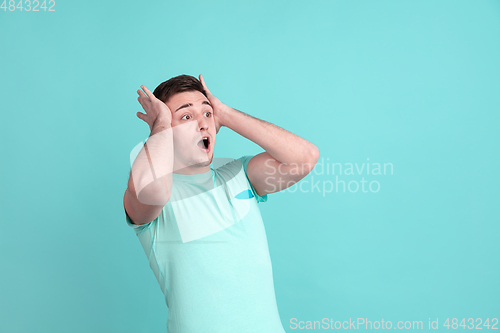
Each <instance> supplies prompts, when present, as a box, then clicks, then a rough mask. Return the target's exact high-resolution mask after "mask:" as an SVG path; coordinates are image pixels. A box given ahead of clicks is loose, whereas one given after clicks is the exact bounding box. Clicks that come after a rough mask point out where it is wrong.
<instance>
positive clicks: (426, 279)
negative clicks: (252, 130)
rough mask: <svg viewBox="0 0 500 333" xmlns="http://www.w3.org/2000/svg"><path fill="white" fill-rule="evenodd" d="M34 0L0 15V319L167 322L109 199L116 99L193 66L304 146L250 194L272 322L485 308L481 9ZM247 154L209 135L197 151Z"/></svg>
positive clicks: (491, 103) (124, 159)
mask: <svg viewBox="0 0 500 333" xmlns="http://www.w3.org/2000/svg"><path fill="white" fill-rule="evenodd" d="M15 4H16V6H17V5H18V1H15ZM24 5H25V7H26V3H25V4H24ZM47 6H48V3H47ZM10 9H12V8H10ZM25 9H26V8H25ZM53 9H55V11H53V12H48V11H44V10H43V9H41V8H40V9H39V12H33V11H29V12H27V11H26V10H23V11H21V10H20V9H19V8H16V9H15V10H12V11H10V10H9V2H8V1H7V4H6V9H5V10H4V9H3V8H2V9H0V28H1V32H2V33H1V34H0V45H1V46H0V47H1V52H0V65H1V71H0V72H1V75H0V91H1V99H0V110H1V115H2V117H1V120H0V135H1V143H0V144H1V146H0V149H1V151H0V154H1V157H0V168H1V172H0V186H1V187H0V219H1V231H0V258H1V274H0V332H9V333H10V332H54V333H55V332H73V333H77V332H85V333H87V332H121V333H125V332H130V333H140V332H165V331H166V327H165V324H166V320H167V307H166V305H165V302H164V299H163V295H162V293H161V290H160V288H159V286H158V283H157V281H156V279H155V277H154V275H153V273H152V271H151V269H150V268H149V264H148V262H147V259H146V256H145V254H144V251H143V249H142V247H141V245H140V243H139V241H138V239H137V237H136V236H135V234H134V232H133V230H132V229H131V228H129V227H128V226H127V225H126V222H125V216H124V211H123V205H122V198H123V193H124V191H125V188H126V185H127V179H128V174H129V170H130V164H129V154H130V151H131V150H132V148H133V147H134V146H135V145H136V144H138V143H139V142H140V141H141V140H142V139H144V138H146V137H147V135H148V133H149V128H148V127H147V125H146V124H145V123H143V122H142V121H141V120H140V119H138V118H137V117H136V115H135V114H136V112H137V111H140V110H141V107H140V105H139V103H138V102H137V100H136V98H137V94H136V90H137V89H138V88H139V86H140V85H141V84H145V85H146V86H147V87H149V88H150V89H151V90H153V89H154V88H155V87H156V86H157V85H158V84H159V83H161V82H163V81H165V80H166V79H168V78H170V77H172V76H176V75H179V74H190V75H193V76H198V74H200V73H201V74H203V75H204V77H205V80H206V82H207V85H208V87H209V88H210V89H211V91H212V92H213V93H214V94H215V96H217V97H218V98H220V99H221V100H222V101H223V102H224V103H226V104H228V105H230V106H232V107H235V108H237V109H239V110H242V111H244V112H247V113H249V114H251V115H253V116H256V117H258V118H262V119H265V120H267V121H269V122H272V123H274V124H277V125H279V126H281V127H283V128H285V129H288V130H290V131H292V132H294V133H296V134H297V135H299V136H301V137H304V138H305V139H307V140H309V141H311V142H313V143H314V144H316V145H317V146H318V147H319V149H320V153H321V157H320V161H319V165H318V166H317V168H316V169H315V170H314V171H313V173H311V174H310V175H308V176H307V177H306V178H305V179H304V180H303V185H302V187H301V188H299V187H298V186H294V187H292V188H290V189H289V190H286V191H283V192H281V193H276V194H272V195H270V196H269V200H268V202H266V203H263V204H261V205H260V207H261V210H262V214H263V218H264V222H265V226H266V231H267V234H268V241H269V248H270V253H271V259H272V262H273V272H274V282H275V288H276V297H277V301H278V308H279V311H280V316H281V320H282V322H283V326H284V328H285V329H286V330H287V332H292V331H293V332H295V331H301V329H299V328H298V327H297V328H296V329H294V328H295V327H294V325H293V324H292V323H293V322H296V323H298V322H299V321H303V322H304V323H303V326H301V327H305V325H306V322H307V321H314V320H316V321H321V320H322V319H323V318H329V319H330V318H331V319H333V320H338V321H346V320H347V321H349V319H351V320H356V319H357V318H366V319H368V320H371V321H380V320H381V319H384V321H388V320H390V321H392V323H393V325H394V326H395V325H396V323H397V322H398V321H403V322H405V321H410V322H412V321H422V322H423V325H424V329H423V330H429V328H428V322H429V318H430V320H431V321H435V320H437V319H438V320H439V330H447V329H446V327H444V326H443V325H444V323H445V320H446V319H447V318H450V320H451V318H457V319H458V321H459V322H460V320H461V319H462V318H466V320H467V319H468V318H473V320H474V325H477V324H478V323H479V321H477V319H478V318H481V320H482V322H483V323H484V321H485V320H486V319H488V318H489V324H490V325H492V324H493V322H494V320H493V319H492V318H499V317H500V298H499V297H500V284H499V283H498V281H499V280H500V265H499V264H500V260H499V254H500V245H499V242H498V236H499V232H500V226H499V222H500V219H499V217H498V216H499V215H498V208H499V203H500V200H499V199H500V195H499V192H498V189H499V185H500V184H499V176H498V170H497V168H498V165H499V162H500V160H499V157H498V143H499V139H500V135H499V134H498V128H499V126H500V116H499V110H500V98H499V92H500V65H499V59H500V1H493V0H491V1H487V0H481V1H468V0H461V1H457V0H453V1H452V0H447V1H445V0H439V1H395V0H394V1H339V0H335V1H322V0H321V1H309V2H306V1H289V0H287V1H275V2H268V1H245V2H241V1H238V2H233V1H218V2H213V1H146V2H137V1H120V2H116V1H115V2H102V1H71V2H69V1H56V3H55V6H54V7H53ZM261 151H262V149H261V148H260V147H258V146H257V145H255V144H253V143H252V142H249V141H248V140H246V139H244V138H242V137H239V136H238V135H237V134H235V133H233V132H232V131H231V130H229V129H227V128H223V129H222V130H221V131H220V132H219V134H218V137H217V145H216V149H215V157H240V156H243V155H248V154H257V153H260V152H261ZM334 163H337V164H334ZM351 164H352V166H353V168H351V171H353V172H350V171H349V169H350V165H351ZM377 164H379V165H380V166H381V167H382V168H381V169H380V172H378V173H377V172H372V170H377ZM384 165H385V166H386V169H385V174H384V169H383V167H384ZM340 167H342V170H340ZM332 168H333V169H334V170H332ZM361 168H363V169H362V170H361V172H358V169H361ZM368 168H370V172H367V169H368ZM332 171H334V173H332ZM370 185H371V187H369V186H370ZM361 186H365V187H364V189H365V191H363V189H362V187H361ZM344 190H345V191H344ZM256 306H258V305H256ZM294 318H295V319H294ZM294 320H295V321H294ZM449 323H450V328H449V330H453V329H452V327H451V324H452V322H451V321H450V322H449ZM467 325H469V324H467ZM481 327H482V328H483V329H487V327H484V326H481ZM498 327H499V325H498V324H497V325H496V328H498ZM459 329H460V330H464V328H462V327H459ZM466 329H468V328H466ZM490 329H493V327H490ZM317 330H318V331H319V329H317Z"/></svg>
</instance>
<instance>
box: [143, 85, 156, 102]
mask: <svg viewBox="0 0 500 333" xmlns="http://www.w3.org/2000/svg"><path fill="white" fill-rule="evenodd" d="M141 88H142V90H144V92H145V93H146V94H147V95H148V97H149V98H151V99H153V98H155V95H153V93H152V92H151V91H149V89H148V88H147V87H146V86H145V85H142V86H141Z"/></svg>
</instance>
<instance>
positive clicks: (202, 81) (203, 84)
mask: <svg viewBox="0 0 500 333" xmlns="http://www.w3.org/2000/svg"><path fill="white" fill-rule="evenodd" d="M199 78H200V81H201V85H202V86H203V89H205V92H206V93H207V94H211V93H210V90H208V88H207V85H206V84H205V80H203V75H201V74H200V76H199Z"/></svg>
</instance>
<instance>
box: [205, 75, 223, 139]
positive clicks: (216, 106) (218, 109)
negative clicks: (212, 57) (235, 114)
mask: <svg viewBox="0 0 500 333" xmlns="http://www.w3.org/2000/svg"><path fill="white" fill-rule="evenodd" d="M199 79H200V81H201V84H202V85H203V89H205V92H206V93H207V98H208V100H209V102H210V104H211V105H212V108H213V110H214V119H215V128H216V133H219V129H220V128H221V127H222V126H225V125H224V116H225V113H226V112H227V110H228V109H230V108H229V107H228V106H227V105H226V104H224V103H222V102H221V101H220V100H219V99H218V98H217V97H215V96H214V95H213V94H212V93H211V92H210V90H208V87H207V85H206V84H205V80H203V76H202V75H201V74H200V76H199Z"/></svg>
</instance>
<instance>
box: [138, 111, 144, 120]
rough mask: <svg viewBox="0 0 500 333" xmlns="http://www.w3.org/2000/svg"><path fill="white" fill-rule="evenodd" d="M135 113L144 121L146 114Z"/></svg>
mask: <svg viewBox="0 0 500 333" xmlns="http://www.w3.org/2000/svg"><path fill="white" fill-rule="evenodd" d="M136 115H137V117H138V118H139V119H141V120H144V121H146V115H145V114H144V113H141V112H137V113H136Z"/></svg>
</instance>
